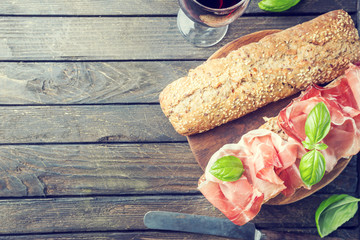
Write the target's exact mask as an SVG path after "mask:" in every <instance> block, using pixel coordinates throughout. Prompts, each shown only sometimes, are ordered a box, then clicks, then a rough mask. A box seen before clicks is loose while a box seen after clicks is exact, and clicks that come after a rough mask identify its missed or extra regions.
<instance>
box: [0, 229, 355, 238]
mask: <svg viewBox="0 0 360 240" xmlns="http://www.w3.org/2000/svg"><path fill="white" fill-rule="evenodd" d="M273 231H277V232H273ZM261 232H262V233H265V234H266V236H268V239H279V240H280V239H281V240H303V239H307V240H308V238H305V237H308V235H307V236H306V235H305V236H304V235H300V234H311V237H312V238H315V239H318V240H320V237H319V236H318V233H317V231H316V229H315V228H307V229H291V228H286V229H272V230H271V233H270V231H269V230H263V229H261ZM284 233H286V236H285V235H284ZM291 233H293V234H297V235H291ZM359 236H360V235H359V229H358V228H355V229H342V228H340V229H338V230H336V231H335V232H333V233H332V234H331V235H330V236H328V237H326V239H327V240H339V238H340V239H359ZM296 237H297V238H296ZM316 237H317V238H316ZM13 239H15V240H23V239H25V240H35V239H36V240H42V239H52V240H70V239H71V240H72V239H78V240H95V239H102V240H108V239H112V240H114V239H121V240H134V239H144V240H145V239H146V240H158V239H171V240H183V239H199V240H210V239H211V240H228V239H229V238H223V237H217V236H210V235H205V234H191V233H182V232H170V231H161V232H155V231H126V232H91V233H86V232H85V233H55V234H31V235H7V236H4V235H3V236H0V240H13Z"/></svg>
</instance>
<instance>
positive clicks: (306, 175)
mask: <svg viewBox="0 0 360 240" xmlns="http://www.w3.org/2000/svg"><path fill="white" fill-rule="evenodd" d="M299 170H300V176H301V178H302V180H303V182H304V183H305V184H306V185H307V186H312V185H314V184H316V183H318V182H319V181H320V180H321V179H322V178H323V176H324V174H325V158H324V156H323V155H322V154H321V152H319V151H317V150H316V149H314V150H311V151H310V152H307V153H306V154H304V156H302V158H301V161H300V165H299Z"/></svg>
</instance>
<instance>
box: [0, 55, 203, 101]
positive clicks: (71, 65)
mask: <svg viewBox="0 0 360 240" xmlns="http://www.w3.org/2000/svg"><path fill="white" fill-rule="evenodd" d="M201 63H202V61H183V62H181V61H159V62H47V63H46V62H40V63H39V62H34V63H23V62H0V105H1V104H11V105H13V104H98V103H155V102H159V100H158V99H159V93H160V91H161V90H162V89H163V88H164V87H165V86H166V85H167V84H169V83H170V82H172V81H174V80H175V79H178V78H180V77H182V76H184V75H185V74H187V72H188V70H189V69H191V68H194V67H196V66H198V65H200V64H201Z"/></svg>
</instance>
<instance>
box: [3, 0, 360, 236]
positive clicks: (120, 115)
mask: <svg viewBox="0 0 360 240" xmlns="http://www.w3.org/2000/svg"><path fill="white" fill-rule="evenodd" d="M258 2H259V0H254V1H252V3H251V4H250V6H249V8H248V10H247V11H246V14H245V15H244V16H243V17H241V18H240V19H238V20H236V21H235V22H234V23H233V24H231V26H230V29H229V32H228V34H227V35H226V38H225V39H224V40H223V41H222V42H221V43H220V44H218V45H216V46H214V47H211V48H206V49H201V48H195V47H193V46H191V45H190V44H188V43H187V42H186V41H185V40H184V39H183V38H182V36H181V35H180V33H179V32H178V30H177V26H176V14H177V11H178V3H177V1H176V0H156V1H149V0H2V1H0V14H1V16H0V113H1V114H0V136H1V140H0V169H1V170H0V197H1V198H0V223H1V224H0V239H49V238H51V239H98V238H101V239H185V238H186V239H223V238H217V237H212V236H206V235H196V234H188V233H177V232H162V231H152V230H149V229H146V227H145V226H144V225H143V216H144V214H145V213H146V212H147V211H150V210H168V211H175V212H184V213H193V214H202V215H210V216H219V217H223V215H222V214H221V213H220V212H219V211H218V210H216V209H215V208H214V207H212V205H211V204H210V203H208V201H207V200H206V199H205V198H204V197H203V196H202V195H201V194H200V193H199V192H198V190H197V181H198V178H199V177H200V176H201V175H202V170H201V168H200V167H199V166H198V165H197V163H196V161H195V159H194V157H193V155H192V153H191V150H190V148H189V146H188V143H187V141H186V138H185V137H183V136H180V135H178V134H177V133H176V132H175V131H174V130H173V128H172V126H171V125H170V123H169V122H168V120H167V119H166V117H165V116H164V115H163V113H162V112H161V109H160V107H159V104H158V95H159V92H160V91H161V90H162V89H163V88H164V87H165V86H166V85H167V84H169V83H170V82H172V81H173V80H175V79H177V78H179V77H181V76H183V75H185V74H186V72H187V71H188V70H189V69H190V68H192V67H195V66H197V65H199V64H201V63H202V62H203V61H204V60H206V59H207V58H208V57H209V56H210V55H211V54H212V53H213V52H215V51H216V50H217V49H219V48H220V47H221V46H223V45H224V44H226V43H228V42H230V41H231V40H233V39H235V38H238V37H240V36H243V35H245V34H249V33H252V32H255V31H259V30H264V29H274V28H276V29H285V28H287V27H290V26H293V25H295V24H298V23H301V22H304V21H306V20H309V19H312V18H314V17H315V16H317V15H319V14H321V13H325V12H327V11H330V10H335V9H340V8H342V9H344V10H346V11H347V12H349V13H350V14H351V15H352V17H353V19H354V20H355V21H357V22H359V1H357V0H351V1H350V0H302V1H301V3H300V4H298V6H296V7H294V8H293V9H291V10H289V11H287V12H284V13H276V14H275V13H265V12H263V11H261V10H260V9H259V8H258V7H257V3H258ZM357 24H358V23H357ZM359 170H360V169H359V166H358V164H357V159H356V158H355V159H353V160H352V162H351V163H350V165H349V166H348V167H347V168H346V170H345V171H344V172H343V173H342V174H341V175H340V176H339V177H338V178H337V179H336V180H335V181H334V182H333V183H332V184H330V185H329V186H327V187H326V188H324V189H322V190H321V191H320V192H318V193H316V194H314V195H312V196H311V197H308V198H306V199H305V200H302V201H300V202H297V203H295V204H290V205H286V206H268V205H265V206H263V208H262V210H261V212H260V214H259V215H258V216H257V217H256V218H255V219H254V221H253V222H254V223H255V224H256V225H257V227H258V228H260V229H262V230H277V231H280V233H279V234H277V235H274V236H273V239H284V235H283V233H282V232H293V233H299V232H300V233H311V234H314V235H316V228H315V223H314V213H315V209H316V208H317V206H318V204H319V203H320V202H321V201H322V200H324V199H325V198H326V197H328V196H329V195H331V194H334V193H348V194H351V195H352V196H357V197H358V196H359V184H358V176H359ZM331 236H332V237H342V238H345V239H359V238H360V233H359V214H357V215H356V216H355V218H353V219H352V220H350V221H349V222H348V223H346V224H345V225H344V226H343V227H341V229H339V230H338V231H336V232H335V233H333V234H332V235H331ZM288 239H293V238H288Z"/></svg>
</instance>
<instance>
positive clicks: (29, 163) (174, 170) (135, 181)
mask: <svg viewBox="0 0 360 240" xmlns="http://www.w3.org/2000/svg"><path fill="white" fill-rule="evenodd" d="M0 169H1V170H0V176H1V177H0V197H29V196H31V197H36V196H37V197H41V196H84V195H128V194H164V193H167V194H180V193H181V194H188V193H199V191H198V190H197V183H198V180H199V178H200V176H201V175H202V174H203V172H202V170H201V168H200V167H199V166H198V164H197V163H196V161H195V159H194V157H193V156H192V153H191V151H190V149H189V147H188V145H187V144H186V143H177V144H171V143H170V144H168V143H167V144H121V145H117V144H111V145H45V146H43V145H41V146H37V145H30V146H0Z"/></svg>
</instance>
